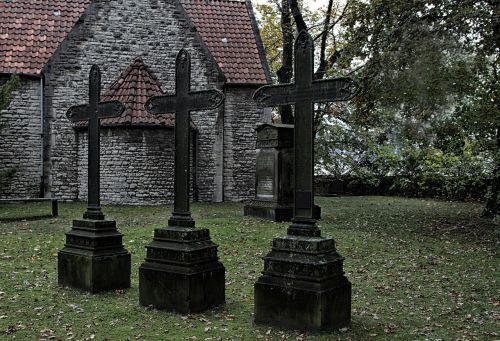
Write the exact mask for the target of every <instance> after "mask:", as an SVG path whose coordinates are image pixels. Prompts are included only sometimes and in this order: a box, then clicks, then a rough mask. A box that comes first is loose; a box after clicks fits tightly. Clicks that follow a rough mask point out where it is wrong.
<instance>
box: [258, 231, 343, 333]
mask: <svg viewBox="0 0 500 341" xmlns="http://www.w3.org/2000/svg"><path fill="white" fill-rule="evenodd" d="M318 232H319V231H318ZM318 235H319V233H318ZM343 260H344V258H343V257H342V256H340V255H339V254H338V253H337V252H336V250H335V242H334V240H333V239H332V238H323V237H314V236H310V237H307V236H293V235H288V236H285V237H278V238H275V239H274V241H273V248H272V251H271V252H270V253H269V254H268V255H267V256H266V257H264V271H263V273H262V276H261V277H260V278H259V279H258V280H257V282H256V283H255V287H254V289H255V292H254V295H255V322H256V323H263V324H270V325H276V326H279V327H284V328H291V329H300V330H309V331H325V330H333V329H338V328H342V327H345V326H347V325H349V323H350V319H351V283H349V281H348V279H347V278H346V277H345V276H344V272H343Z"/></svg>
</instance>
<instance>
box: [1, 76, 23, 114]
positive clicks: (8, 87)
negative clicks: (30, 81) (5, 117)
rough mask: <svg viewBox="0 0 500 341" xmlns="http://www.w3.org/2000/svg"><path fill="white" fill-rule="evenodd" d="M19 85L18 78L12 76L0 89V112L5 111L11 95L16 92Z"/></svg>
mask: <svg viewBox="0 0 500 341" xmlns="http://www.w3.org/2000/svg"><path fill="white" fill-rule="evenodd" d="M20 84H21V80H20V79H19V76H18V75H16V74H12V75H11V77H10V79H9V80H8V81H7V82H6V83H5V84H4V85H3V86H2V87H0V111H1V110H5V109H7V107H8V106H9V104H10V100H11V96H10V95H11V94H12V92H13V91H14V90H16V89H17V88H18V87H19V85H20Z"/></svg>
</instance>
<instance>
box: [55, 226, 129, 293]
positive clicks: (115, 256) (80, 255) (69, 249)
mask: <svg viewBox="0 0 500 341" xmlns="http://www.w3.org/2000/svg"><path fill="white" fill-rule="evenodd" d="M122 237H123V236H122V234H121V233H119V232H118V231H117V230H116V222H115V221H111V220H87V219H86V220H74V221H73V227H72V229H71V230H70V231H69V232H67V233H66V244H65V246H64V248H63V249H62V250H61V251H59V253H58V283H59V285H60V286H69V287H73V288H77V289H81V290H85V291H88V292H90V293H98V292H101V291H107V290H116V289H126V288H130V267H131V260H130V253H129V252H128V251H127V250H126V249H124V248H123V245H122Z"/></svg>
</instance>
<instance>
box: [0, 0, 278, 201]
mask: <svg viewBox="0 0 500 341" xmlns="http://www.w3.org/2000/svg"><path fill="white" fill-rule="evenodd" d="M181 48H185V49H187V50H188V51H189V53H190V54H191V59H192V67H191V70H192V71H191V88H192V90H202V89H210V88H217V89H219V90H221V91H223V92H224V94H225V96H226V99H225V102H224V104H223V106H222V107H221V108H219V109H217V110H211V111H199V112H192V113H191V120H192V122H191V129H192V134H191V135H192V141H193V148H192V155H193V157H192V175H193V189H192V190H193V196H194V197H195V198H196V199H198V200H201V201H223V200H226V201H235V200H243V199H248V198H252V197H253V194H254V172H255V138H256V135H255V128H256V127H257V126H258V125H259V124H261V123H264V122H266V121H268V118H267V117H266V116H267V115H266V114H265V113H264V112H263V111H262V110H260V109H258V108H257V107H256V105H255V104H254V101H253V100H252V94H253V92H254V91H255V90H256V88H257V87H259V86H261V85H263V84H266V83H269V82H270V75H269V68H268V66H267V62H266V59H265V55H264V49H263V46H262V42H261V40H260V36H259V31H258V28H257V24H256V20H255V18H254V15H253V9H252V6H251V3H250V0H69V1H63V0H37V1H32V0H0V85H1V84H3V83H4V82H5V81H6V80H7V79H8V77H9V76H10V74H12V73H17V74H19V75H20V76H21V81H22V82H21V83H22V84H21V87H20V88H19V89H18V90H17V91H16V92H15V93H14V94H13V96H12V102H11V104H10V106H9V108H7V109H6V110H5V111H4V112H3V114H2V116H1V117H2V118H3V119H4V122H3V123H5V124H6V127H5V128H3V129H2V130H1V131H0V172H1V171H3V170H6V169H11V168H15V169H16V173H15V175H14V177H13V178H12V179H11V181H10V182H9V183H8V184H7V185H5V186H3V187H2V188H0V198H10V197H38V196H41V195H42V196H45V197H49V196H53V197H56V198H59V199H63V200H78V199H80V200H85V199H86V194H87V191H86V182H87V150H86V149H87V132H86V123H85V122H80V123H77V124H74V123H71V122H70V121H69V120H68V119H67V118H66V116H65V114H66V111H67V110H68V108H69V107H70V106H72V105H78V104H85V103H87V102H88V74H89V70H90V67H91V65H92V64H98V65H99V67H100V69H101V72H102V85H103V88H102V92H101V100H111V99H118V100H120V101H122V102H123V103H124V104H125V107H126V110H125V112H124V113H123V114H122V115H121V116H120V117H117V118H111V119H105V120H102V121H101V125H102V128H101V198H102V202H104V203H121V204H154V203H167V202H172V200H173V143H174V141H173V125H174V121H175V117H174V114H172V113H165V114H164V115H159V116H153V115H150V114H149V113H148V112H146V111H145V109H144V103H145V102H146V100H147V98H148V97H150V96H154V95H158V94H161V93H162V92H163V93H173V91H174V85H175V77H174V75H175V67H174V63H175V57H176V55H177V52H178V51H179V50H180V49H181Z"/></svg>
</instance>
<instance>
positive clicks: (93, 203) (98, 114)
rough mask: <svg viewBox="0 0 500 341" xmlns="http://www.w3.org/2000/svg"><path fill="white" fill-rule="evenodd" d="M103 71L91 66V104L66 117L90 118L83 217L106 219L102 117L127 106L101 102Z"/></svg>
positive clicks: (75, 107) (74, 119) (73, 120)
mask: <svg viewBox="0 0 500 341" xmlns="http://www.w3.org/2000/svg"><path fill="white" fill-rule="evenodd" d="M100 96H101V71H100V70H99V67H98V66H97V65H92V68H91V69H90V75H89V104H83V105H75V106H72V107H71V108H69V109H68V112H67V113H66V116H67V117H68V119H69V120H70V121H72V122H76V121H83V120H88V121H89V122H88V145H89V146H88V154H89V155H88V158H89V161H88V206H87V211H86V212H85V213H84V214H83V219H92V220H104V214H103V213H102V211H101V199H100V175H99V168H100V135H99V126H100V119H101V118H107V117H116V116H120V115H121V114H122V113H123V111H124V110H125V106H124V105H123V104H122V103H121V102H120V101H109V102H100Z"/></svg>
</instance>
